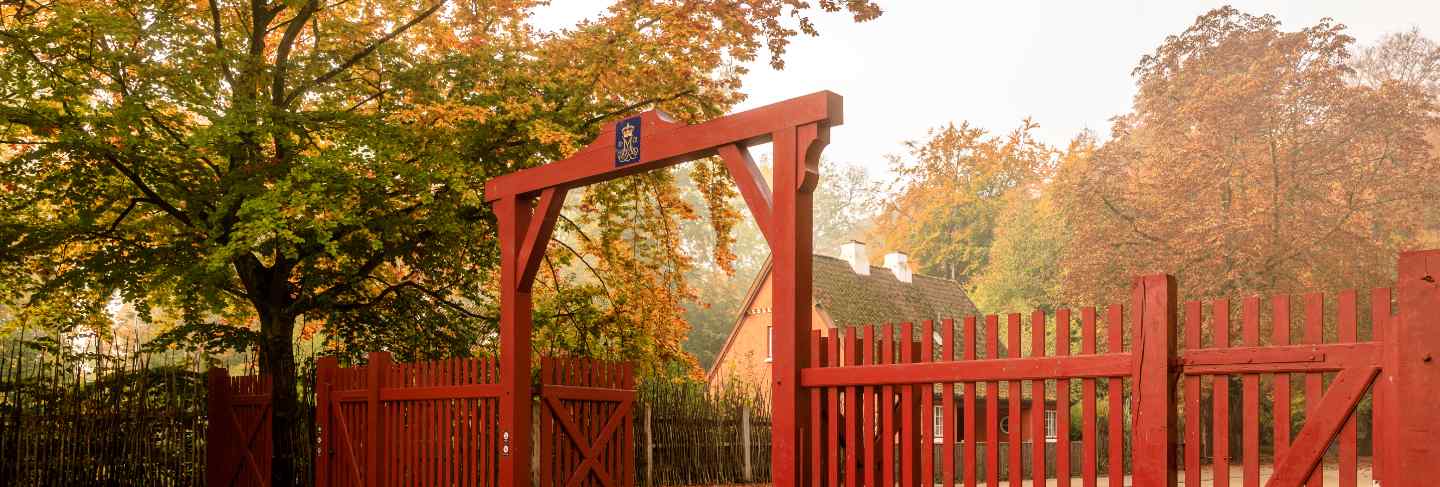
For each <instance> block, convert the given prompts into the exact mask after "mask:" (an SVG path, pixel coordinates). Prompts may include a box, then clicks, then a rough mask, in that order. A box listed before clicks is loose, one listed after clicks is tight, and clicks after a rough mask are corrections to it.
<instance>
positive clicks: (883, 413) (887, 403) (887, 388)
mask: <svg viewBox="0 0 1440 487" xmlns="http://www.w3.org/2000/svg"><path fill="white" fill-rule="evenodd" d="M880 363H882V364H887V365H888V364H893V363H895V326H894V324H891V323H886V324H885V328H884V329H882V330H881V332H880ZM879 411H880V424H881V429H882V430H883V431H882V433H881V434H880V438H879V440H880V441H879V443H880V461H881V462H882V463H881V465H880V471H881V476H880V481H881V482H883V484H881V485H886V486H889V485H895V386H892V385H889V384H886V385H884V386H882V387H881V394H880V404H879Z"/></svg>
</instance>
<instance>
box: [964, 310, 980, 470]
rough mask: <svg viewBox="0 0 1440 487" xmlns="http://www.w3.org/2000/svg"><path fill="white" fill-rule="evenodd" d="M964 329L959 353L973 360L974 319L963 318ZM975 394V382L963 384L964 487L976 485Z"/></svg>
mask: <svg viewBox="0 0 1440 487" xmlns="http://www.w3.org/2000/svg"><path fill="white" fill-rule="evenodd" d="M964 327H965V329H964V336H963V337H962V339H963V340H964V341H963V342H962V346H961V348H962V349H963V350H962V351H961V353H962V354H963V356H964V359H965V360H975V355H976V353H975V352H976V350H975V347H976V346H977V344H978V343H979V342H977V341H976V339H975V337H976V323H975V317H974V316H967V317H965V325H964ZM975 394H976V386H975V382H974V381H967V382H965V426H964V428H965V445H964V447H963V450H962V451H961V453H960V454H961V455H963V456H964V461H963V462H961V463H962V466H961V468H963V469H964V470H965V487H975V484H976V483H977V482H976V477H977V476H976V472H975V460H976V458H977V456H978V455H979V451H980V442H979V441H978V440H977V438H976V436H977V435H976V430H977V429H979V428H978V427H977V426H976V425H975V417H976V415H975V407H976V406H975Z"/></svg>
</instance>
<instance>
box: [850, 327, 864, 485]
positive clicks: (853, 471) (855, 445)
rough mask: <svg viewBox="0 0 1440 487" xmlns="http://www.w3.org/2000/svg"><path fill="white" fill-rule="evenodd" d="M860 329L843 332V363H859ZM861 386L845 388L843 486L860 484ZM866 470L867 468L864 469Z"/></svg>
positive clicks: (862, 398)
mask: <svg viewBox="0 0 1440 487" xmlns="http://www.w3.org/2000/svg"><path fill="white" fill-rule="evenodd" d="M859 332H860V329H858V328H850V329H849V330H847V331H846V332H845V365H847V366H856V365H860V364H861V363H862V362H861V361H860V357H861V352H860V344H861V342H860V340H858V339H857V338H858V333H859ZM863 391H864V389H862V388H858V387H855V386H850V387H848V388H846V389H845V417H844V419H845V487H859V486H860V448H861V444H860V438H862V436H861V430H860V426H861V421H860V416H861V409H860V404H861V403H862V402H864V401H865V398H864V397H863V396H861V393H862V392H863ZM866 470H867V471H868V470H869V469H866Z"/></svg>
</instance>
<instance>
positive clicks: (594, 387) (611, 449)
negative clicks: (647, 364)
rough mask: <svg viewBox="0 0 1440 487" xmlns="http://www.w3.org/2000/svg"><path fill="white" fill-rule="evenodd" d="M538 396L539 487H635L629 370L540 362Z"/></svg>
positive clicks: (620, 366) (587, 362)
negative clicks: (591, 480)
mask: <svg viewBox="0 0 1440 487" xmlns="http://www.w3.org/2000/svg"><path fill="white" fill-rule="evenodd" d="M539 396H540V437H539V438H537V439H536V440H537V443H539V447H540V452H539V453H540V468H539V477H540V485H541V486H542V487H575V486H578V485H599V486H603V487H623V486H630V485H634V483H635V448H634V447H633V438H632V437H631V436H632V435H633V434H634V433H633V432H634V430H635V429H634V426H633V418H634V415H633V414H632V412H633V411H634V404H635V373H634V367H633V366H631V365H629V364H618V363H606V362H599V361H595V360H589V359H559V358H542V359H541V364H540V394H539ZM591 478H593V479H594V480H595V482H598V484H597V483H595V482H589V479H591Z"/></svg>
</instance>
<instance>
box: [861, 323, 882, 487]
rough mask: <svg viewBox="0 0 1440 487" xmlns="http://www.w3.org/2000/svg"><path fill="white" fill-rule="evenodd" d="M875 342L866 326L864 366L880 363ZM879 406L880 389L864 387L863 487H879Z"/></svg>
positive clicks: (862, 413)
mask: <svg viewBox="0 0 1440 487" xmlns="http://www.w3.org/2000/svg"><path fill="white" fill-rule="evenodd" d="M875 342H876V337H875V326H874V325H866V326H865V343H864V345H862V348H863V349H864V350H863V352H864V354H863V355H864V360H865V365H874V364H878V363H880V361H879V360H877V357H876V355H875V345H876V343H875ZM880 404H881V403H880V388H878V387H875V386H865V394H864V399H863V400H862V401H861V403H860V406H861V409H862V410H861V411H860V417H861V418H863V419H864V421H865V429H864V430H863V432H864V437H863V438H862V439H861V440H860V442H861V444H862V445H864V449H865V464H864V467H865V485H867V486H874V485H880V469H878V468H876V467H877V466H879V465H880V459H879V453H880V452H879V448H880V431H879V430H878V429H877V428H878V426H879V425H878V424H876V423H877V421H876V419H877V418H879V416H880Z"/></svg>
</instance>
